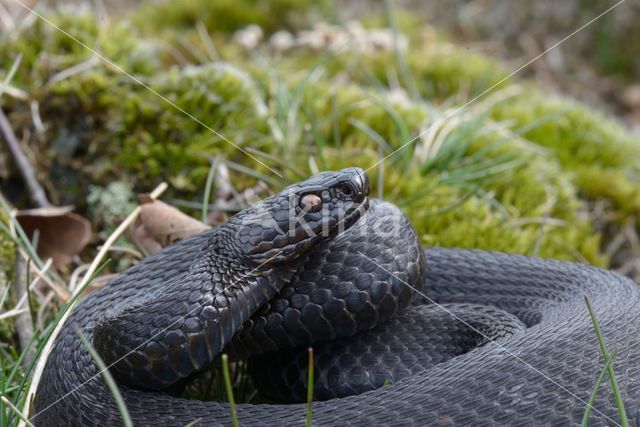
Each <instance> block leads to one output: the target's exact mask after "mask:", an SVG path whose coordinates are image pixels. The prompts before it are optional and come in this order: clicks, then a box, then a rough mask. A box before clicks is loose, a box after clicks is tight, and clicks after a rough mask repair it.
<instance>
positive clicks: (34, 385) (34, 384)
mask: <svg viewBox="0 0 640 427" xmlns="http://www.w3.org/2000/svg"><path fill="white" fill-rule="evenodd" d="M167 187H168V186H167V183H165V182H163V183H161V184H160V185H158V186H157V187H156V188H155V189H154V190H153V191H152V192H151V194H150V195H149V197H150V198H151V199H157V198H158V197H159V196H160V195H161V194H162V193H164V191H165V190H166V189H167ZM139 214H140V206H138V207H137V208H135V209H134V210H133V211H132V212H131V213H130V214H129V216H127V218H126V219H125V220H124V221H123V222H122V224H120V226H119V227H118V228H117V229H116V230H115V231H114V232H113V233H112V234H111V236H109V238H108V239H107V240H106V241H105V242H104V245H102V248H101V249H100V251H99V252H98V254H97V255H96V257H95V258H94V259H93V262H92V263H91V265H90V266H89V269H88V270H87V272H86V273H85V275H84V277H83V279H82V282H80V284H79V285H78V286H77V287H76V288H75V289H74V294H75V292H77V291H78V290H80V289H82V288H84V285H85V284H86V283H87V282H88V281H89V280H90V279H91V276H93V274H94V273H95V272H96V271H97V269H98V267H99V266H100V264H101V263H102V259H103V258H104V256H105V255H106V254H107V252H108V251H109V248H110V247H111V245H113V244H114V242H115V241H116V239H117V238H118V237H120V235H121V234H122V233H124V231H125V230H126V229H127V227H128V226H129V225H130V224H132V223H133V221H135V219H136V218H137V217H138V215H139ZM77 302H78V300H76V301H75V303H74V305H73V306H71V307H69V309H68V310H67V312H66V313H65V314H64V316H62V318H61V319H60V321H59V322H58V324H57V325H56V327H55V329H54V330H53V332H52V333H51V336H50V337H49V340H48V341H47V344H46V345H45V347H44V349H43V351H42V355H41V356H40V359H39V360H38V363H37V364H36V367H35V370H34V373H33V379H32V380H31V385H30V386H29V391H28V392H27V398H26V401H25V405H24V408H23V412H22V413H23V414H27V415H30V413H31V403H32V401H33V398H34V396H35V394H36V390H37V389H38V384H40V379H41V378H42V371H43V370H44V366H45V365H46V363H47V359H48V358H49V354H50V353H51V349H52V348H53V343H54V341H55V339H56V337H57V336H58V334H59V333H60V330H61V329H62V327H63V325H64V323H65V321H66V320H67V318H68V317H69V315H70V314H71V312H72V311H73V307H74V306H75V304H76V303H77ZM18 425H19V426H20V427H24V426H26V425H27V424H26V423H25V422H24V420H22V421H20V424H18Z"/></svg>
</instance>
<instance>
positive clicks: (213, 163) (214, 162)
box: [202, 156, 220, 224]
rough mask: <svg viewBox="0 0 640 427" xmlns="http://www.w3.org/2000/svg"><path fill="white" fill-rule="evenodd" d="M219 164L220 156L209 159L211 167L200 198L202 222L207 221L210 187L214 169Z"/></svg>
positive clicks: (214, 174) (214, 172)
mask: <svg viewBox="0 0 640 427" xmlns="http://www.w3.org/2000/svg"><path fill="white" fill-rule="evenodd" d="M219 164H220V156H216V157H214V159H213V160H212V161H211V167H210V168H209V173H208V174H207V183H206V184H205V186H204V197H203V200H202V222H204V223H205V224H206V223H207V214H208V213H209V212H208V211H209V198H210V197H211V188H212V187H213V178H214V177H215V176H216V170H217V169H218V165H219Z"/></svg>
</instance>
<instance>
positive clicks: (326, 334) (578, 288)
mask: <svg viewBox="0 0 640 427" xmlns="http://www.w3.org/2000/svg"><path fill="white" fill-rule="evenodd" d="M368 192H369V182H368V178H367V176H366V174H365V173H364V172H363V171H362V170H360V169H357V168H348V169H344V170H342V171H338V172H322V173H319V174H316V175H314V176H313V177H311V178H310V179H308V180H307V181H304V182H301V183H299V184H295V185H292V186H290V187H287V188H285V189H284V190H283V191H282V192H280V193H278V194H276V195H275V196H272V197H269V198H267V199H265V200H263V201H261V202H259V203H257V204H255V205H252V206H250V207H249V208H247V209H245V210H244V211H242V212H240V213H238V214H237V215H235V216H234V217H232V218H231V219H230V220H229V222H228V223H226V224H224V225H223V226H220V227H217V228H214V229H211V230H209V231H206V232H204V233H201V234H199V235H196V236H194V237H191V238H189V239H186V240H183V241H181V242H179V243H177V244H175V245H172V246H170V247H168V248H166V249H164V250H163V251H161V252H159V253H157V254H155V255H153V256H151V257H148V258H147V259H145V260H144V261H142V262H140V263H139V264H137V265H136V266H134V267H133V268H131V269H129V270H127V271H126V272H124V273H122V274H121V275H120V276H118V277H117V278H116V279H115V280H113V281H112V282H111V283H109V284H108V285H106V286H104V287H102V288H101V289H99V290H97V291H96V292H94V293H92V294H90V295H89V296H88V297H87V298H86V299H85V300H84V301H83V302H82V303H81V304H80V305H79V306H78V307H77V309H75V310H74V312H73V313H72V314H71V316H70V318H69V319H68V321H67V323H66V324H65V326H64V327H63V329H62V330H61V332H60V334H59V335H58V337H57V338H56V341H55V344H54V347H53V351H52V353H51V355H50V356H49V359H48V360H47V363H46V366H45V370H44V372H43V376H42V379H41V382H40V384H39V388H38V390H37V393H36V399H35V410H34V413H33V414H31V417H32V418H31V420H32V421H33V422H34V423H35V424H37V425H43V426H48V425H74V426H76V425H77V426H85V425H119V424H121V423H122V420H121V417H120V413H119V411H118V408H117V406H116V404H115V402H114V399H113V397H112V395H111V393H110V392H109V390H108V388H107V387H106V385H105V383H104V381H103V378H102V376H101V375H100V373H99V370H98V369H97V368H96V366H95V364H94V361H93V360H92V358H91V356H90V355H89V353H88V351H87V349H86V348H85V347H84V346H83V344H82V341H81V340H80V338H79V335H78V331H82V332H83V333H84V334H85V335H86V336H87V337H89V339H90V342H91V343H92V345H93V346H94V347H95V348H96V350H97V351H98V353H99V354H100V356H101V358H102V359H103V360H104V361H105V362H106V363H107V364H108V365H109V366H110V372H111V374H112V375H113V376H114V377H115V378H116V380H117V381H118V383H119V386H120V389H121V394H122V396H123V397H124V401H125V403H126V406H127V409H128V412H129V414H130V415H131V418H132V420H133V422H134V424H135V425H159V424H161V425H181V426H183V425H187V424H189V423H193V422H194V421H195V422H196V424H198V423H199V424H201V425H212V424H230V423H231V418H230V415H229V408H228V405H227V404H224V403H218V402H202V401H197V400H184V399H179V398H176V397H171V396H169V395H168V394H166V393H164V392H163V390H166V389H167V388H169V387H171V386H173V385H174V384H176V383H179V382H181V381H184V380H185V379H188V378H190V377H191V376H192V375H194V374H196V373H198V372H200V371H202V370H204V369H206V368H207V367H209V366H210V365H211V364H212V363H213V362H214V361H215V360H216V358H217V357H218V355H219V354H220V353H221V352H223V351H224V352H227V353H229V354H230V355H232V357H235V358H248V357H250V358H251V359H250V367H251V369H250V370H251V372H252V373H253V377H254V382H255V383H256V385H257V386H258V387H259V388H260V389H261V390H262V391H263V392H264V393H265V394H267V395H269V396H270V397H272V399H273V400H274V401H283V402H289V403H282V404H241V405H237V411H238V416H239V421H240V423H241V424H242V425H265V424H266V425H290V424H294V425H300V424H301V423H302V422H303V420H304V417H305V406H304V405H302V404H299V403H295V402H297V401H301V400H303V399H304V395H305V380H304V376H305V369H306V352H305V351H304V349H305V348H306V346H309V345H313V346H314V348H315V350H316V351H315V360H314V363H315V366H316V378H315V380H314V386H315V390H314V391H315V396H316V399H317V400H319V401H317V402H315V403H314V406H313V419H314V424H317V425H345V424H352V425H367V424H375V425H380V424H392V425H398V424H403V425H404V424H407V425H412V424H413V425H416V424H417V425H453V424H456V425H464V424H473V425H506V424H513V425H541V424H547V425H568V424H573V423H576V422H580V420H581V418H582V416H583V413H584V410H585V408H586V403H587V401H588V399H589V396H590V394H591V391H592V388H593V386H594V384H595V381H596V379H597V377H598V374H599V372H600V370H601V369H602V366H603V360H602V356H601V354H600V351H599V348H598V343H597V341H596V336H595V334H594V331H593V326H592V324H591V321H590V318H589V315H588V312H587V310H586V307H585V305H584V297H585V296H587V297H588V298H589V299H590V301H591V302H592V305H593V307H594V310H595V312H596V313H597V315H598V317H599V319H600V323H601V328H602V330H603V332H604V337H605V340H606V342H607V345H608V346H609V348H610V349H616V351H617V352H616V357H615V360H614V362H613V369H614V371H615V372H616V375H617V379H618V383H619V387H620V391H621V394H622V398H623V400H624V403H625V408H626V411H627V415H628V417H630V419H631V420H632V422H633V423H635V425H637V426H640V417H639V416H638V410H639V409H640V338H639V334H638V331H639V330H640V293H639V292H638V287H637V286H636V285H635V284H634V283H633V282H632V281H630V280H628V279H626V278H624V277H621V276H619V275H616V274H614V273H611V272H608V271H604V270H600V269H597V268H593V267H590V266H586V265H578V264H572V263H566V262H560V261H552V260H542V259H538V258H533V257H525V256H519V255H507V254H501V253H494V252H484V251H469V250H460V249H428V250H426V251H423V250H422V248H421V247H420V243H419V239H418V236H417V235H416V233H415V230H414V229H413V228H412V227H411V225H410V224H409V222H408V220H407V218H406V217H405V216H404V215H403V214H402V213H401V212H400V211H399V209H398V208H396V207H395V206H393V205H391V204H388V203H385V202H381V201H378V200H369V198H368ZM425 259H426V261H425ZM292 402H294V403H292ZM590 422H591V423H593V424H594V425H615V424H617V423H619V422H620V420H619V416H618V412H617V409H616V407H615V400H614V397H613V394H612V393H611V391H610V390H609V389H608V388H607V387H602V388H601V389H600V390H599V391H598V393H597V396H596V399H595V402H594V405H593V409H592V412H591V417H590Z"/></svg>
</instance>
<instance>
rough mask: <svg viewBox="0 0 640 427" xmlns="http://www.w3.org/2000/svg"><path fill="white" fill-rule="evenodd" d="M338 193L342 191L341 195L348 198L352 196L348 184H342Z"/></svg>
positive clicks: (351, 190)
mask: <svg viewBox="0 0 640 427" xmlns="http://www.w3.org/2000/svg"><path fill="white" fill-rule="evenodd" d="M340 191H342V194H344V195H345V196H347V197H349V196H351V195H352V194H353V189H352V188H351V186H350V185H348V184H342V185H341V186H340Z"/></svg>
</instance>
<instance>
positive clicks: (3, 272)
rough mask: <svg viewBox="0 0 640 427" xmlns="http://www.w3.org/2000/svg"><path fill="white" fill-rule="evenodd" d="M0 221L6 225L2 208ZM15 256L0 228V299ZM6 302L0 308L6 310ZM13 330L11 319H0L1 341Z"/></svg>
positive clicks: (7, 281)
mask: <svg viewBox="0 0 640 427" xmlns="http://www.w3.org/2000/svg"><path fill="white" fill-rule="evenodd" d="M0 223H2V225H3V226H5V227H8V218H7V215H6V214H5V213H4V212H3V211H2V210H0ZM3 228H4V227H3ZM15 257H16V246H15V244H14V242H13V240H12V239H11V238H10V237H9V236H7V234H6V233H5V232H4V231H3V230H2V229H0V299H1V298H3V297H4V296H5V295H6V293H7V292H8V287H9V286H10V284H11V282H12V280H13V267H14V265H15V259H16V258H15ZM7 304H9V302H8V301H5V305H4V306H3V307H0V309H2V311H4V310H6V309H7ZM13 330H14V325H13V322H12V321H11V320H9V321H0V339H1V340H2V342H10V337H11V336H12V334H13Z"/></svg>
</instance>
